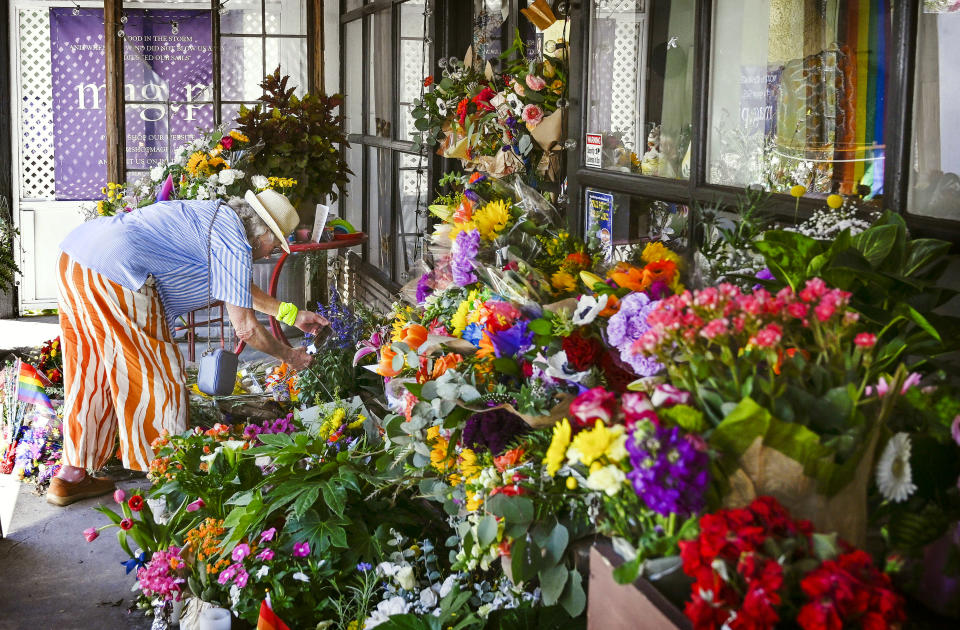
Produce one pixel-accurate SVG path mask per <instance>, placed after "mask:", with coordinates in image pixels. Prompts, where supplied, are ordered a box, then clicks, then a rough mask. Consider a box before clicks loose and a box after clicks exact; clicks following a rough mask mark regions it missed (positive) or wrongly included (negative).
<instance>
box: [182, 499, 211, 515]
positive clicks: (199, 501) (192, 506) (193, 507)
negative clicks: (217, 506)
mask: <svg viewBox="0 0 960 630" xmlns="http://www.w3.org/2000/svg"><path fill="white" fill-rule="evenodd" d="M206 506H207V504H206V503H204V502H203V499H197V500H196V501H194V502H193V503H191V504H189V505H188V506H187V512H196V511H197V510H199V509H200V508H203V507H206Z"/></svg>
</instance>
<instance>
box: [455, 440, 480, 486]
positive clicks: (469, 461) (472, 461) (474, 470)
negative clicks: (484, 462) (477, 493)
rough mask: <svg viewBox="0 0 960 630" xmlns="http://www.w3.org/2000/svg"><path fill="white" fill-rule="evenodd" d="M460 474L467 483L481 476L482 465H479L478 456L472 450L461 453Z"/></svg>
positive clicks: (464, 450) (467, 449)
mask: <svg viewBox="0 0 960 630" xmlns="http://www.w3.org/2000/svg"><path fill="white" fill-rule="evenodd" d="M460 472H461V473H462V474H463V479H464V481H466V482H467V483H470V482H472V481H473V480H474V479H476V478H477V477H479V476H480V464H479V463H477V454H476V453H474V452H473V450H472V449H469V448H465V449H463V451H462V452H461V453H460Z"/></svg>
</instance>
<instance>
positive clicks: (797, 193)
mask: <svg viewBox="0 0 960 630" xmlns="http://www.w3.org/2000/svg"><path fill="white" fill-rule="evenodd" d="M805 194H807V187H806V186H801V185H800V184H797V185H796V186H794V187H793V188H791V189H790V195H791V196H792V197H797V198H800V197H803V196H804V195H805Z"/></svg>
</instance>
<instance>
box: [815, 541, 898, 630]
mask: <svg viewBox="0 0 960 630" xmlns="http://www.w3.org/2000/svg"><path fill="white" fill-rule="evenodd" d="M800 588H802V589H803V592H804V594H805V595H806V596H807V597H808V598H809V599H810V601H809V602H808V603H807V604H806V605H805V606H804V607H803V608H801V609H800V614H799V615H798V616H797V622H798V623H799V624H800V626H801V627H802V628H803V629H804V630H814V628H816V629H817V630H820V629H823V630H840V629H841V628H848V627H851V626H856V625H859V626H860V627H861V628H864V629H865V630H881V629H882V628H889V627H891V626H892V625H894V624H895V623H897V622H900V621H904V620H905V619H906V616H905V615H904V613H903V599H902V598H901V597H900V596H899V595H898V594H897V593H896V592H894V590H893V587H892V585H891V584H890V577H889V576H888V575H887V574H886V573H882V572H881V571H879V570H878V569H877V568H876V567H875V566H873V560H872V559H871V558H870V556H869V555H867V554H866V553H865V552H863V551H860V550H859V549H856V550H854V551H851V552H849V553H845V554H843V555H842V556H840V557H839V558H837V559H836V560H827V561H826V562H824V563H823V564H822V565H820V567H819V568H818V569H815V570H814V571H811V572H810V573H808V574H807V576H806V577H805V578H803V581H802V582H801V583H800Z"/></svg>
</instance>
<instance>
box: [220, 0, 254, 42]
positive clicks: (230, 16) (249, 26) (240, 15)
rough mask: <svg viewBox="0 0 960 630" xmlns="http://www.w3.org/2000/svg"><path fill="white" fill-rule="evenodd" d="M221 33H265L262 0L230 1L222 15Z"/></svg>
mask: <svg viewBox="0 0 960 630" xmlns="http://www.w3.org/2000/svg"><path fill="white" fill-rule="evenodd" d="M220 32H221V33H223V34H225V35H226V34H230V33H240V34H247V35H259V34H260V33H262V32H263V6H262V5H261V0H230V2H228V3H227V4H226V6H224V8H223V12H222V13H221V14H220Z"/></svg>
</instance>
